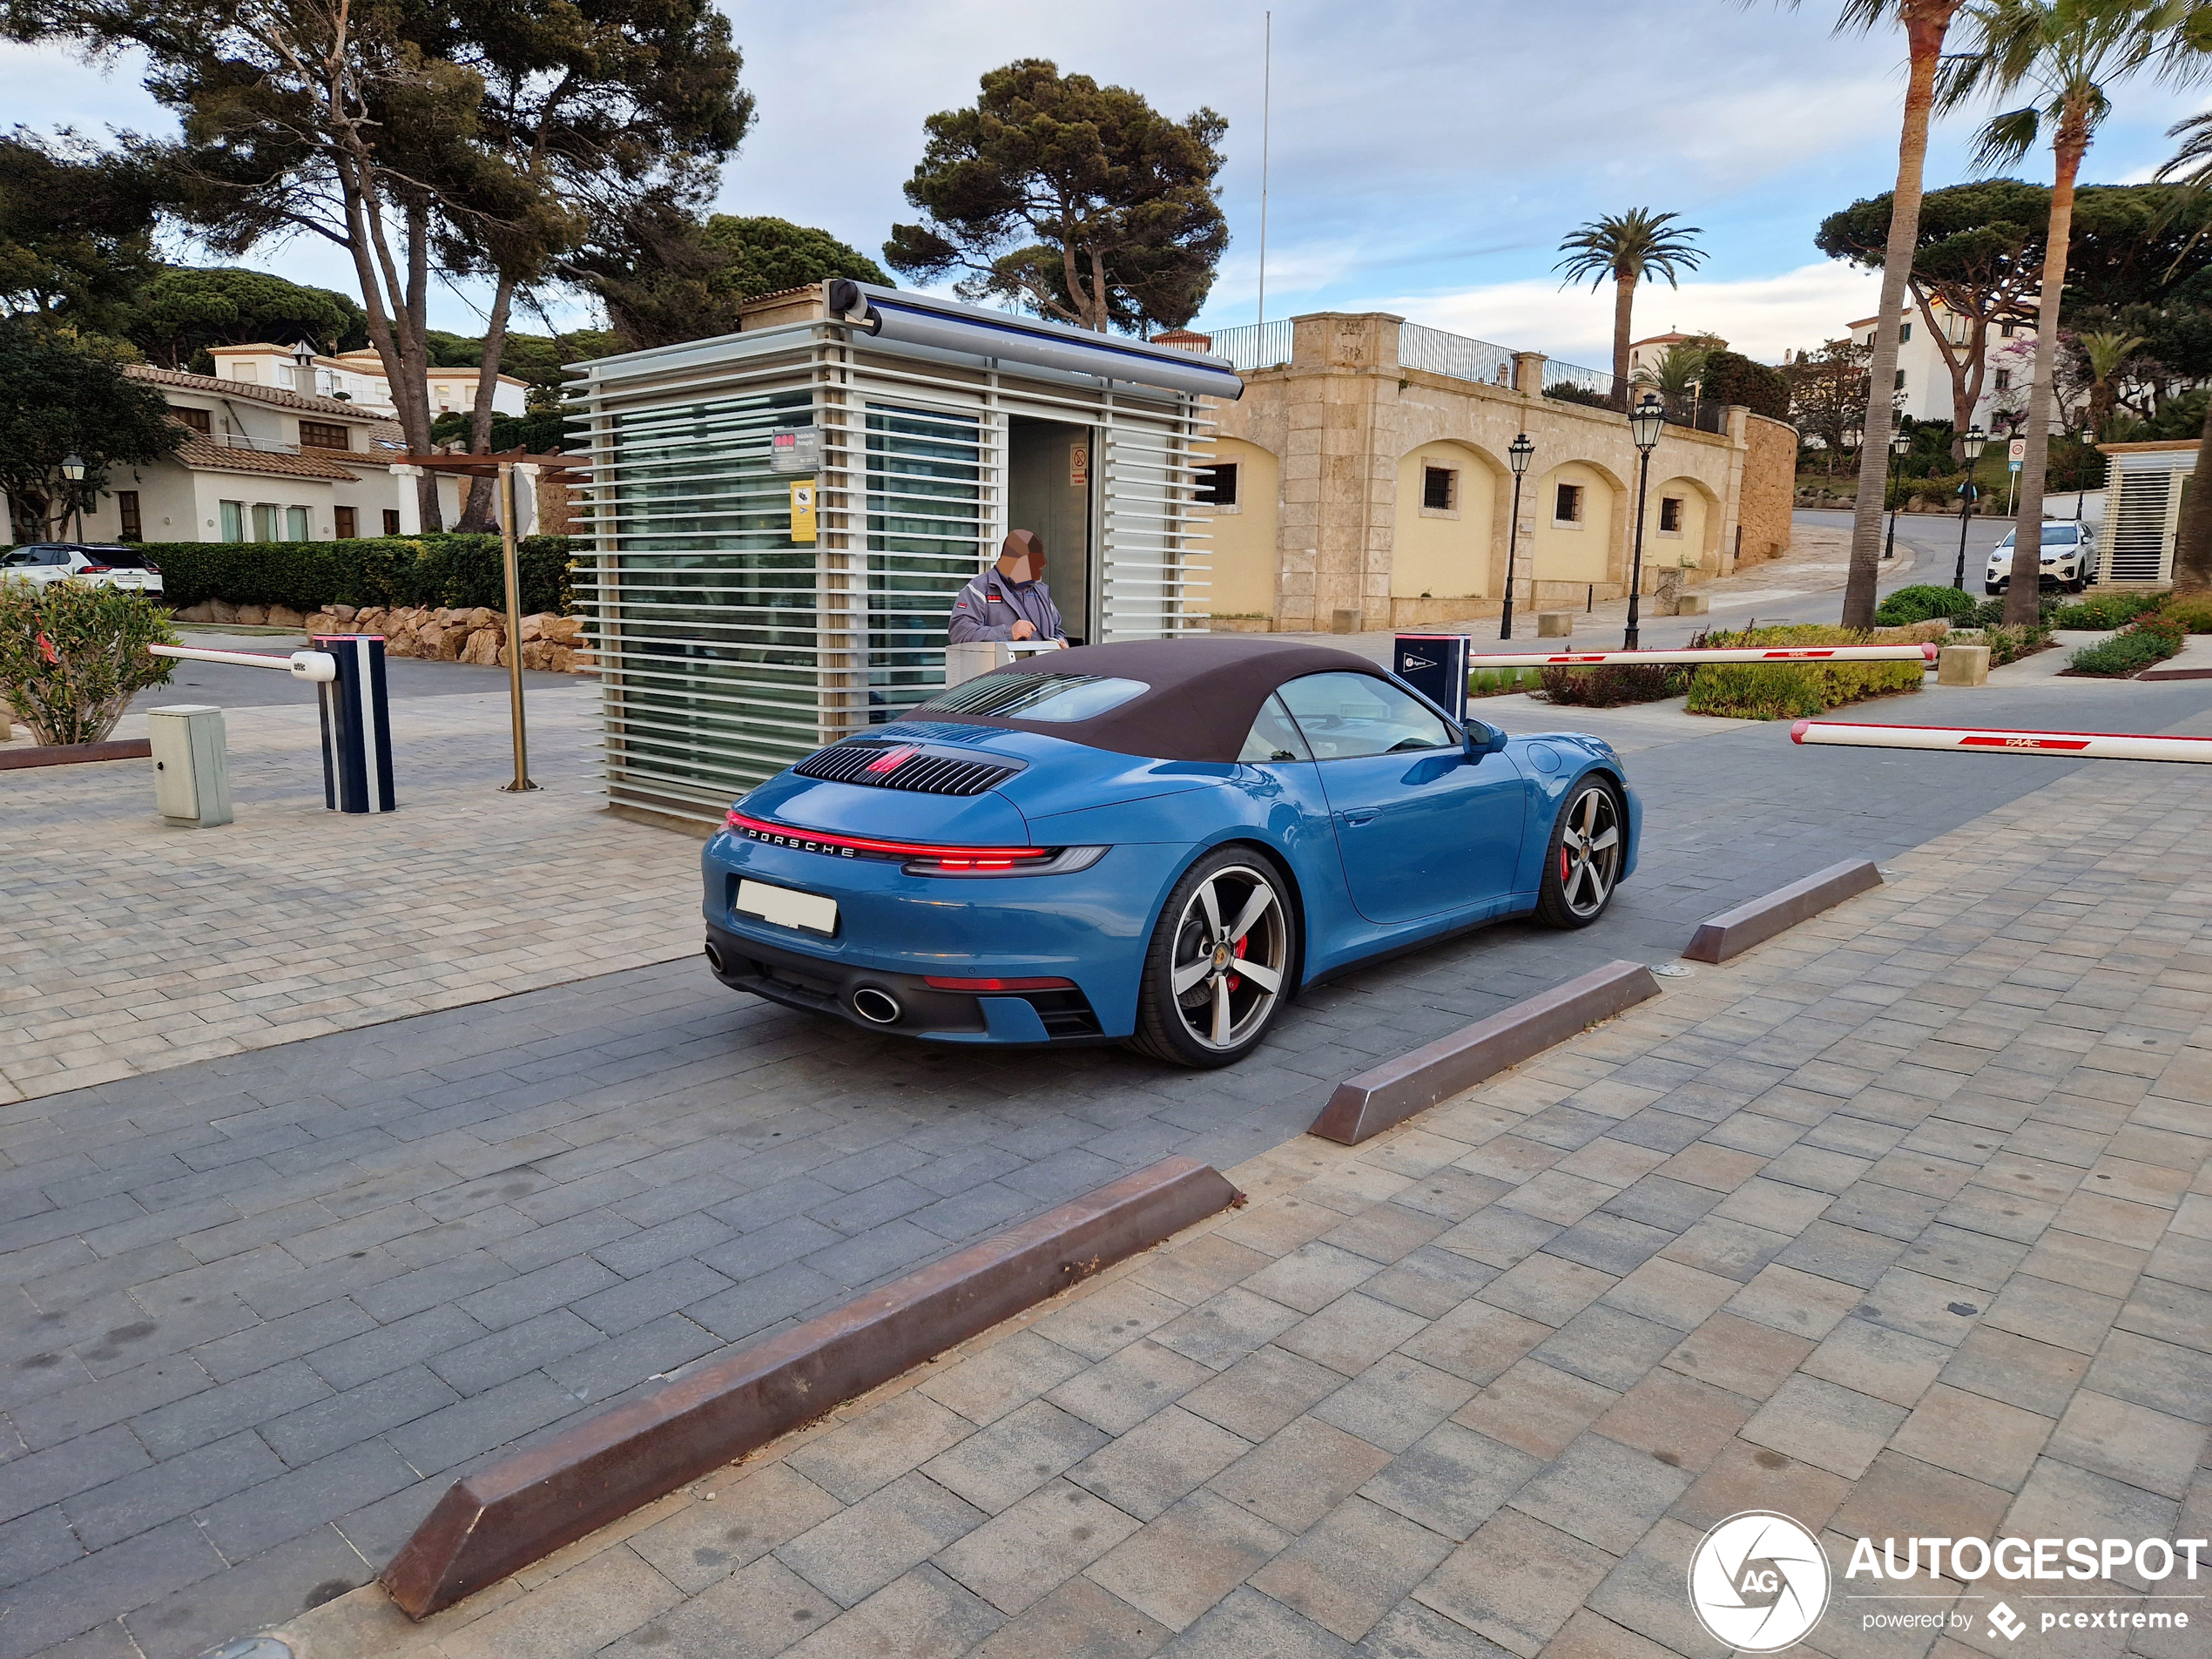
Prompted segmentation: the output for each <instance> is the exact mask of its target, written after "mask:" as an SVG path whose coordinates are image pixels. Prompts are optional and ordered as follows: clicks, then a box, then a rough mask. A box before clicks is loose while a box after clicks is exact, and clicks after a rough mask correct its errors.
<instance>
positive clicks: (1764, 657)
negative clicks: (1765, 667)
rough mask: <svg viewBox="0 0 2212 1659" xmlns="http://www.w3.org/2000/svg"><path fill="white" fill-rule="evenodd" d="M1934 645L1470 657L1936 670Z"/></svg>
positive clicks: (1495, 663) (1586, 663) (1484, 659)
mask: <svg viewBox="0 0 2212 1659" xmlns="http://www.w3.org/2000/svg"><path fill="white" fill-rule="evenodd" d="M1935 660H1936V648H1935V647H1934V646H1933V645H1775V646H1746V647H1740V648H1739V647H1736V646H1730V647H1727V648H1724V649H1719V650H1713V651H1561V652H1557V653H1555V654H1554V655H1550V656H1537V655H1534V653H1531V654H1528V655H1525V656H1524V655H1521V654H1518V653H1507V652H1501V653H1499V654H1498V655H1496V656H1492V655H1490V654H1488V653H1487V652H1485V653H1483V654H1482V655H1480V656H1474V657H1469V658H1467V666H1468V667H1469V668H1471V669H1474V668H1595V667H1596V666H1598V665H1599V664H1603V663H1658V664H1667V665H1669V666H1671V665H1673V664H1697V663H1919V664H1924V665H1925V666H1926V667H1929V668H1932V667H1934V666H1935Z"/></svg>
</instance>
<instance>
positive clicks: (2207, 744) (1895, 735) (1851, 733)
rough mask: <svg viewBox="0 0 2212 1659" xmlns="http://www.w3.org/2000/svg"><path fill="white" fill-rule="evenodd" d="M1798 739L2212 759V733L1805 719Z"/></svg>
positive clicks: (1962, 750)
mask: <svg viewBox="0 0 2212 1659" xmlns="http://www.w3.org/2000/svg"><path fill="white" fill-rule="evenodd" d="M1790 741H1791V742H1792V743H1828V744H1840V745H1846V746H1848V747H1851V748H1855V749H1935V750H1939V751H1941V752H1946V753H1952V754H2006V755H2054V756H2056V757H2057V758H2058V759H2061V760H2198V761H2212V738H2163V737H2156V736H2146V735H2143V734H2141V733H2138V732H2003V731H1986V730H1984V729H1982V728H1980V727H1978V726H1966V725H1854V724H1851V722H1848V721H1844V720H1800V721H1798V722H1797V724H1796V725H1793V726H1791V728H1790Z"/></svg>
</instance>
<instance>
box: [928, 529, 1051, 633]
mask: <svg viewBox="0 0 2212 1659" xmlns="http://www.w3.org/2000/svg"><path fill="white" fill-rule="evenodd" d="M946 637H947V639H948V642H949V643H950V644H955V645H966V644H972V643H974V642H975V641H977V640H990V639H1009V640H1011V639H1056V640H1059V641H1060V642H1061V643H1062V644H1066V643H1067V638H1068V631H1067V630H1066V629H1065V628H1063V627H1062V626H1061V623H1060V608H1059V606H1057V605H1055V604H1053V603H1052V590H1050V589H1049V588H1048V587H1046V586H1045V583H1044V543H1042V542H1041V541H1039V540H1038V539H1037V533H1036V532H1035V530H1009V531H1008V533H1007V537H1006V541H1005V543H1004V544H1003V545H1001V547H1000V549H999V557H998V563H995V564H994V565H992V566H991V567H990V568H989V569H988V570H983V571H981V572H979V573H978V574H977V575H976V577H975V578H974V580H973V581H971V582H970V583H968V585H967V586H966V587H964V588H962V589H961V590H960V597H959V598H957V599H955V600H954V601H953V614H952V621H951V624H950V625H949V627H948V629H947V631H946Z"/></svg>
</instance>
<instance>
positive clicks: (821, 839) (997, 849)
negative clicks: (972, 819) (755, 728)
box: [724, 807, 1053, 869]
mask: <svg viewBox="0 0 2212 1659" xmlns="http://www.w3.org/2000/svg"><path fill="white" fill-rule="evenodd" d="M724 821H725V823H726V824H727V825H728V826H729V827H730V830H731V832H732V833H733V834H738V835H742V836H744V837H745V839H746V840H753V841H760V842H764V843H765V844H766V845H768V846H788V847H792V848H795V849H796V850H798V851H799V852H801V853H826V854H828V855H829V856H830V857H832V858H848V859H850V858H867V859H899V860H920V861H922V862H926V863H935V864H942V865H944V866H946V867H948V868H950V869H1010V868H1012V867H1015V865H1020V864H1029V863H1034V862H1037V861H1039V860H1044V859H1049V858H1050V857H1051V856H1052V854H1053V849H1052V848H1050V847H1049V846H933V845H930V844H929V843H927V842H922V841H885V840H877V839H875V838H874V837H873V836H867V835H840V834H837V833H833V832H831V831H828V830H810V829H799V828H797V827H794V826H792V825H789V824H776V823H772V822H770V821H769V820H768V819H765V818H752V817H749V816H747V815H746V814H745V813H741V812H738V810H737V809H736V808H735V807H732V808H731V809H730V811H729V813H727V814H725V819H724Z"/></svg>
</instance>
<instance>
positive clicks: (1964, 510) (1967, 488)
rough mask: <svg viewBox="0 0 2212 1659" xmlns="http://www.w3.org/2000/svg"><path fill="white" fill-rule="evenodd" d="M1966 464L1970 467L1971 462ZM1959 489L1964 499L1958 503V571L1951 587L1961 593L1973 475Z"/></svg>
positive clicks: (1970, 511) (1963, 586) (1971, 511)
mask: <svg viewBox="0 0 2212 1659" xmlns="http://www.w3.org/2000/svg"><path fill="white" fill-rule="evenodd" d="M1967 464H1968V466H1969V467H1971V466H1972V465H1973V462H1968V463H1967ZM1959 490H1960V491H1961V492H1962V494H1963V495H1964V496H1965V499H1964V500H1962V501H1961V502H1959V569H1958V571H1957V573H1956V574H1955V575H1953V576H1952V578H1951V585H1952V587H1954V588H1957V589H1958V590H1959V591H1960V592H1962V593H1963V592H1965V591H1966V521H1967V520H1968V519H1970V518H1972V517H1973V514H1974V475H1973V473H1972V472H1971V471H1969V472H1968V473H1967V474H1966V482H1965V483H1963V484H1961V485H1959Z"/></svg>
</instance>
